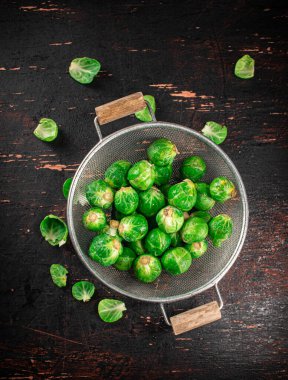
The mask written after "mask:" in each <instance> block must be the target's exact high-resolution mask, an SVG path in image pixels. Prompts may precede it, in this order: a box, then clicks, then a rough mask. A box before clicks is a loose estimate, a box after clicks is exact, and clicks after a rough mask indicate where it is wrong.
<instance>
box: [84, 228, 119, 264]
mask: <svg viewBox="0 0 288 380" xmlns="http://www.w3.org/2000/svg"><path fill="white" fill-rule="evenodd" d="M122 252H123V246H122V244H121V241H120V239H119V238H118V236H111V235H109V234H107V233H102V234H100V235H98V236H95V237H94V238H93V239H92V242H91V244H90V247H89V256H90V258H91V259H92V260H94V261H96V262H98V263H99V264H101V265H103V266H104V267H108V266H110V265H113V264H115V263H116V261H117V260H118V258H119V256H120V255H121V254H122Z"/></svg>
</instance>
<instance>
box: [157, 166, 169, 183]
mask: <svg viewBox="0 0 288 380" xmlns="http://www.w3.org/2000/svg"><path fill="white" fill-rule="evenodd" d="M172 172H173V169H172V165H167V166H157V165H155V180H154V183H155V185H157V186H161V185H166V184H167V183H168V182H169V181H170V179H171V176H172Z"/></svg>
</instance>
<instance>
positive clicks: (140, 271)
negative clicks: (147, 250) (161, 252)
mask: <svg viewBox="0 0 288 380" xmlns="http://www.w3.org/2000/svg"><path fill="white" fill-rule="evenodd" d="M161 272H162V267H161V263H160V261H159V259H157V257H155V256H153V255H147V254H146V255H141V256H138V257H137V259H136V260H135V261H134V274H135V276H136V278H137V279H138V280H140V281H142V282H146V283H149V282H153V281H155V280H156V278H158V277H159V276H160V274H161Z"/></svg>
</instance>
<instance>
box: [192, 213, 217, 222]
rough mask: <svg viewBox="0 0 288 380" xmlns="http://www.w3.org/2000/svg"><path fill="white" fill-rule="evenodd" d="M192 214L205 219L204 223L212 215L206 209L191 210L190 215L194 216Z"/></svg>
mask: <svg viewBox="0 0 288 380" xmlns="http://www.w3.org/2000/svg"><path fill="white" fill-rule="evenodd" d="M194 216H197V218H201V219H203V220H205V222H206V223H208V222H209V220H210V219H211V218H212V216H211V215H210V214H209V212H207V211H194V212H192V214H191V215H190V217H194Z"/></svg>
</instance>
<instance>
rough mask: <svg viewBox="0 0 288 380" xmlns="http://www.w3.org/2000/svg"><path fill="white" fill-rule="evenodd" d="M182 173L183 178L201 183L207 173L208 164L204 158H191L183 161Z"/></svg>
mask: <svg viewBox="0 0 288 380" xmlns="http://www.w3.org/2000/svg"><path fill="white" fill-rule="evenodd" d="M180 173H181V175H182V178H188V179H190V180H191V181H194V182H197V181H199V180H200V179H201V178H202V177H203V175H204V174H205V173H206V164H205V161H204V160H203V158H202V157H199V156H191V157H187V158H185V160H184V161H183V163H182V165H181V168H180Z"/></svg>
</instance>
